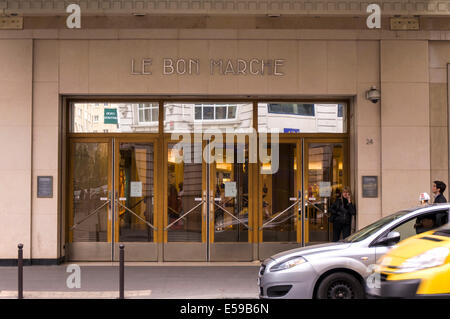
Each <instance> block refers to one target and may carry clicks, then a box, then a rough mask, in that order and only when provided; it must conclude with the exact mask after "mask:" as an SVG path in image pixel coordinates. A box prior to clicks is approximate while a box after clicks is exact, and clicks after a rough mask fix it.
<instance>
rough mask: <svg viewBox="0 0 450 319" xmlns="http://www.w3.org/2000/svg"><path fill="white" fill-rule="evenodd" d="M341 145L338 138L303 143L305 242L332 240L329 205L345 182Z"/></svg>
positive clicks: (342, 147)
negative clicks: (304, 145) (304, 161)
mask: <svg viewBox="0 0 450 319" xmlns="http://www.w3.org/2000/svg"><path fill="white" fill-rule="evenodd" d="M344 147H345V144H344V143H343V142H342V141H338V140H336V141H333V140H330V141H325V142H322V141H320V140H310V141H307V142H306V147H305V153H306V154H305V160H306V165H305V177H306V178H305V181H306V186H305V187H306V189H305V191H306V193H305V195H306V200H305V210H306V212H307V214H306V216H307V224H306V227H307V229H308V231H307V232H306V241H307V242H308V243H310V244H319V243H324V242H329V241H331V240H332V233H333V224H332V223H331V222H329V216H330V212H329V207H330V206H331V204H332V203H333V202H334V201H335V200H336V198H337V197H338V196H340V193H341V190H342V188H343V187H344V186H346V185H348V183H347V180H346V178H347V176H346V174H345V172H346V171H347V170H346V169H345V166H346V158H345V154H346V150H345V149H344Z"/></svg>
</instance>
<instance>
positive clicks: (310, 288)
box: [258, 204, 450, 299]
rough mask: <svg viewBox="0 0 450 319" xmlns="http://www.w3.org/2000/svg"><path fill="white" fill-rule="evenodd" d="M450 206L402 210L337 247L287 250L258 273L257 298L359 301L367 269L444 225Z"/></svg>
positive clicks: (350, 237)
mask: <svg viewBox="0 0 450 319" xmlns="http://www.w3.org/2000/svg"><path fill="white" fill-rule="evenodd" d="M449 209H450V204H433V205H427V206H421V207H417V208H414V209H409V210H402V211H399V212H397V213H395V214H392V215H389V216H386V217H383V218H382V219H380V220H378V221H376V222H374V223H373V224H370V225H369V226H366V227H364V228H363V229H361V230H360V231H358V232H356V233H354V234H352V235H351V236H349V237H347V238H346V239H344V240H342V241H340V242H337V243H328V244H323V245H314V246H309V247H304V248H297V249H292V250H288V251H285V252H282V253H279V254H277V255H274V256H272V257H270V258H268V259H266V260H265V261H264V262H263V263H262V265H261V268H260V272H259V276H258V285H259V288H260V298H301V299H311V298H320V299H359V298H365V281H366V279H367V278H368V277H369V275H370V274H371V273H372V268H371V266H372V265H374V264H375V263H376V260H378V259H379V258H380V257H381V256H383V255H384V254H385V253H386V252H387V251H388V250H389V249H391V248H392V247H393V246H394V245H395V244H396V243H398V242H399V241H400V240H404V239H406V238H408V237H410V236H413V235H416V234H418V233H421V232H424V231H427V230H431V229H433V228H437V227H440V226H441V225H444V224H446V223H447V222H448V217H449Z"/></svg>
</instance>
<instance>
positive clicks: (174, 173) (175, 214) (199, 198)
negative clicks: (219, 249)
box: [164, 143, 206, 261]
mask: <svg viewBox="0 0 450 319" xmlns="http://www.w3.org/2000/svg"><path fill="white" fill-rule="evenodd" d="M166 169H167V189H166V192H167V195H166V214H165V218H166V222H165V225H167V226H166V227H165V228H164V230H165V232H164V234H165V244H164V260H166V261H169V260H191V261H194V260H200V261H203V260H206V237H205V235H204V232H203V230H204V228H205V226H204V222H205V221H206V220H205V218H202V216H204V209H206V207H205V205H203V204H204V203H205V202H206V193H205V191H203V190H204V189H205V187H204V182H205V181H204V179H203V176H204V169H205V168H204V166H203V164H202V144H201V143H193V144H183V146H181V144H176V143H169V144H167V166H166Z"/></svg>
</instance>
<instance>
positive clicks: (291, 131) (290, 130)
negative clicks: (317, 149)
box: [283, 128, 300, 133]
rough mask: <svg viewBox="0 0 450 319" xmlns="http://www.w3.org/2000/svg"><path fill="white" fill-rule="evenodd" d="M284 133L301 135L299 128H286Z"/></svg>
mask: <svg viewBox="0 0 450 319" xmlns="http://www.w3.org/2000/svg"><path fill="white" fill-rule="evenodd" d="M283 133H300V129H299V128H284V129H283Z"/></svg>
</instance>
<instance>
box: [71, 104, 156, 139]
mask: <svg viewBox="0 0 450 319" xmlns="http://www.w3.org/2000/svg"><path fill="white" fill-rule="evenodd" d="M70 115H71V125H70V132H71V133H144V132H145V133H157V132H158V128H159V127H158V123H159V121H158V119H159V103H155V102H153V103H152V102H147V103H135V102H123V103H90V102H80V103H71V112H70Z"/></svg>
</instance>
